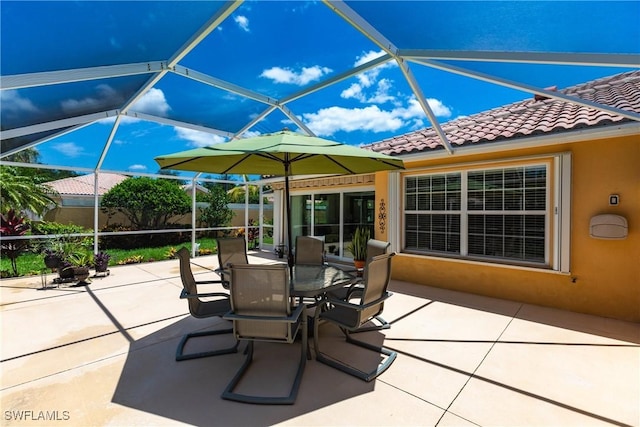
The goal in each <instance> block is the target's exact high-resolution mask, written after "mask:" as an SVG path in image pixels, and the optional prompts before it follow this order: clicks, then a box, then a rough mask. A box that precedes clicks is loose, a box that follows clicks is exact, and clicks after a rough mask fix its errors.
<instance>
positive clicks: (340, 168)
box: [155, 130, 404, 266]
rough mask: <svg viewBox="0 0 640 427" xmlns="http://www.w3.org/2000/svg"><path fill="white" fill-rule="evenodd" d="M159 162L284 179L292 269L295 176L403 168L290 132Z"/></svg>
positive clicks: (171, 156)
mask: <svg viewBox="0 0 640 427" xmlns="http://www.w3.org/2000/svg"><path fill="white" fill-rule="evenodd" d="M155 161H156V162H158V164H159V165H160V167H161V168H162V169H174V170H188V171H195V172H207V173H216V174H239V175H251V174H254V175H257V174H259V175H276V176H284V178H285V186H284V188H285V206H286V214H287V241H288V258H287V259H288V262H289V266H292V265H293V256H292V254H293V252H292V236H291V208H290V206H289V203H290V202H289V177H290V176H293V175H310V174H329V175H346V174H360V173H370V172H375V171H382V170H398V169H404V164H403V162H402V160H400V159H398V158H395V157H391V156H387V155H385V154H381V153H376V152H374V151H370V150H365V149H362V148H358V147H354V146H352V145H346V144H342V143H339V142H335V141H329V140H326V139H322V138H317V137H313V136H307V135H303V134H299V133H296V132H291V131H288V130H283V131H281V132H276V133H272V134H265V135H260V136H256V137H253V138H245V139H238V140H234V141H230V142H226V143H222V144H216V145H212V146H209V147H203V148H196V149H193V150H187V151H182V152H179V153H175V154H167V155H165V156H158V157H156V158H155Z"/></svg>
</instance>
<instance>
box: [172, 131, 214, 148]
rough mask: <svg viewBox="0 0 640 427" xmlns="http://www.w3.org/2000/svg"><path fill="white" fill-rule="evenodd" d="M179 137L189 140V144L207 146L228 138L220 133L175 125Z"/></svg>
mask: <svg viewBox="0 0 640 427" xmlns="http://www.w3.org/2000/svg"><path fill="white" fill-rule="evenodd" d="M174 129H175V131H176V134H177V135H178V138H180V139H184V140H187V141H189V145H191V146H193V147H207V146H209V145H213V144H219V143H221V142H225V141H226V138H224V137H222V136H220V135H214V134H211V133H206V132H200V131H197V130H193V129H187V128H179V127H174Z"/></svg>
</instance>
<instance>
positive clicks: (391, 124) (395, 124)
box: [303, 105, 404, 136]
mask: <svg viewBox="0 0 640 427" xmlns="http://www.w3.org/2000/svg"><path fill="white" fill-rule="evenodd" d="M303 118H304V119H305V122H306V124H307V126H309V128H310V129H311V130H312V131H313V132H314V133H315V134H317V135H318V136H329V135H333V134H334V133H336V132H338V131H345V132H352V131H357V130H359V131H370V132H385V131H394V130H397V129H399V128H401V127H402V126H403V125H404V122H403V120H402V119H401V118H400V117H397V116H396V115H394V114H393V112H392V111H383V110H380V108H379V107H378V106H377V105H372V106H369V107H365V108H353V109H349V108H342V107H329V108H323V109H321V110H319V111H318V112H317V113H309V114H303Z"/></svg>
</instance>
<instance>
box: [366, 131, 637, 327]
mask: <svg viewBox="0 0 640 427" xmlns="http://www.w3.org/2000/svg"><path fill="white" fill-rule="evenodd" d="M560 152H570V153H571V154H572V190H571V191H572V193H571V238H570V240H571V254H570V266H571V273H570V274H561V273H557V272H552V271H548V270H547V271H545V270H541V269H532V268H522V267H520V268H519V267H510V266H498V265H493V264H488V263H480V262H470V261H464V260H455V259H442V258H436V257H427V256H418V255H410V254H399V255H398V256H396V257H395V258H394V263H393V278H394V279H397V280H405V281H410V282H417V283H422V284H426V285H431V286H436V287H442V288H447V289H454V290H459V291H464V292H471V293H476V294H482V295H488V296H493V297H499V298H505V299H510V300H517V301H522V302H526V303H532V304H539V305H544V306H549V307H556V308H561V309H566V310H571V311H576V312H581V313H588V314H594V315H600V316H605V317H612V318H617V319H623V320H629V321H634V322H640V135H635V136H628V137H621V138H615V139H601V140H597V141H588V142H579V143H571V144H563V145H557V146H551V147H543V148H537V149H532V148H529V149H525V150H519V151H510V152H502V153H500V154H495V153H494V154H483V155H476V156H459V155H457V154H456V155H454V156H451V157H449V158H445V159H440V160H436V161H431V162H428V163H424V162H423V163H422V164H418V163H415V162H414V163H413V164H412V163H408V162H405V165H406V166H407V169H408V172H410V171H411V169H412V168H415V167H425V166H426V165H428V166H429V167H431V166H434V165H442V166H443V167H446V166H451V165H460V164H463V163H466V162H476V161H488V160H496V159H511V158H513V159H518V158H521V157H523V156H531V155H536V156H538V155H545V154H552V153H560ZM380 181H384V183H383V182H377V186H376V199H378V198H383V197H385V196H388V195H387V191H386V189H385V188H384V187H385V185H386V179H384V180H380ZM610 194H618V195H620V204H619V206H617V207H613V206H609V203H608V202H609V195H610ZM395 208H396V209H398V207H395ZM387 209H389V207H387ZM603 213H611V214H617V215H622V216H624V217H626V219H627V221H628V223H629V235H628V237H627V238H626V239H624V240H600V239H594V238H591V237H590V236H589V220H590V218H591V217H592V216H593V215H596V214H603ZM399 217H401V215H399Z"/></svg>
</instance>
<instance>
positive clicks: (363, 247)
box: [347, 227, 371, 261]
mask: <svg viewBox="0 0 640 427" xmlns="http://www.w3.org/2000/svg"><path fill="white" fill-rule="evenodd" d="M370 237H371V231H370V230H369V227H357V228H356V231H354V233H353V237H352V238H351V243H349V245H347V250H348V251H349V252H351V254H352V255H353V260H354V261H364V260H366V259H367V242H368V241H369V238H370Z"/></svg>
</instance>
